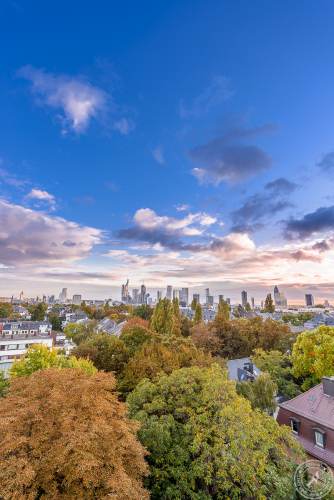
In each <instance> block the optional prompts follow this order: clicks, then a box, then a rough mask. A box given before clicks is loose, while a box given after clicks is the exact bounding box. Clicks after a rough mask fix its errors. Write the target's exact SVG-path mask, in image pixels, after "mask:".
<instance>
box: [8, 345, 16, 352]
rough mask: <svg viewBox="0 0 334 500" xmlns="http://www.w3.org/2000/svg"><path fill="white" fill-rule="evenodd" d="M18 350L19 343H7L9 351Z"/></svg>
mask: <svg viewBox="0 0 334 500" xmlns="http://www.w3.org/2000/svg"><path fill="white" fill-rule="evenodd" d="M16 350H17V344H8V345H7V351H16Z"/></svg>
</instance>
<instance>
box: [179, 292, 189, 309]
mask: <svg viewBox="0 0 334 500" xmlns="http://www.w3.org/2000/svg"><path fill="white" fill-rule="evenodd" d="M188 302H189V288H181V290H180V305H181V306H183V307H186V306H187V305H188Z"/></svg>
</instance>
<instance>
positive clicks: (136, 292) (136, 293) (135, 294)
mask: <svg viewBox="0 0 334 500" xmlns="http://www.w3.org/2000/svg"><path fill="white" fill-rule="evenodd" d="M132 302H133V303H134V304H138V303H139V290H138V288H134V289H133V290H132Z"/></svg>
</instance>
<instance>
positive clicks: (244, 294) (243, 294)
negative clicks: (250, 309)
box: [241, 290, 248, 307]
mask: <svg viewBox="0 0 334 500" xmlns="http://www.w3.org/2000/svg"><path fill="white" fill-rule="evenodd" d="M247 302H248V300H247V292H246V290H243V291H242V292H241V305H242V307H246V305H247Z"/></svg>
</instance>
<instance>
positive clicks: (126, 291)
mask: <svg viewBox="0 0 334 500" xmlns="http://www.w3.org/2000/svg"><path fill="white" fill-rule="evenodd" d="M121 300H122V302H125V304H127V303H128V302H129V280H126V283H125V285H122V290H121Z"/></svg>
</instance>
